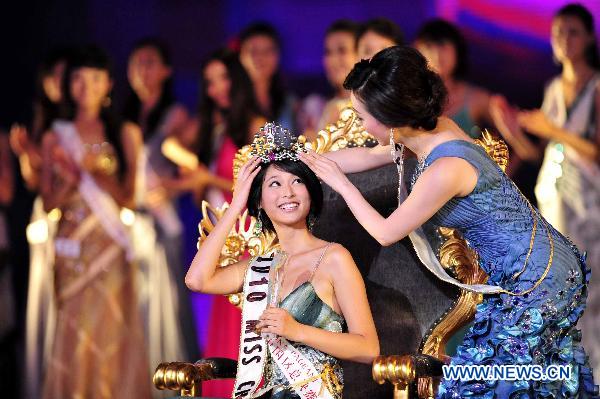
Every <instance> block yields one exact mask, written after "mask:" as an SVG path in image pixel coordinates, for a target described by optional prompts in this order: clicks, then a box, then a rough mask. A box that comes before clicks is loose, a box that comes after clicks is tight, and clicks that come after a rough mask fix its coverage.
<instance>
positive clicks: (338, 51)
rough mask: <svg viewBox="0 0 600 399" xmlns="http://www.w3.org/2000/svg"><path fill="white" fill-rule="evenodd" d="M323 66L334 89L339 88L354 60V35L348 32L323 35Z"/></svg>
mask: <svg viewBox="0 0 600 399" xmlns="http://www.w3.org/2000/svg"><path fill="white" fill-rule="evenodd" d="M324 47H325V48H324V54H323V66H324V67H325V73H326V75H327V79H328V80H329V82H330V83H331V85H332V86H333V87H334V88H335V89H336V90H341V89H342V88H343V87H342V85H343V84H344V80H345V79H346V76H348V74H349V73H350V71H351V70H352V67H353V66H354V63H355V62H356V51H355V49H354V35H353V34H352V33H350V32H344V31H339V32H332V33H330V34H328V35H327V37H325V46H324Z"/></svg>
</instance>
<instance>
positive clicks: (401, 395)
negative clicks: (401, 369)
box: [394, 384, 408, 399]
mask: <svg viewBox="0 0 600 399" xmlns="http://www.w3.org/2000/svg"><path fill="white" fill-rule="evenodd" d="M394 399H408V384H394Z"/></svg>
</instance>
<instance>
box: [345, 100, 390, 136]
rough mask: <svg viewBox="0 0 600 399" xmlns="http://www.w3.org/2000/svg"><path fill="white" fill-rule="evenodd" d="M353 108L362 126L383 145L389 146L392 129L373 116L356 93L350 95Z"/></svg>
mask: <svg viewBox="0 0 600 399" xmlns="http://www.w3.org/2000/svg"><path fill="white" fill-rule="evenodd" d="M350 100H351V101H352V107H353V108H354V110H355V111H356V115H357V116H358V117H359V118H360V120H361V123H362V126H363V127H364V128H365V129H366V131H367V132H369V134H371V135H372V136H373V137H375V139H376V140H377V142H378V143H379V144H381V145H388V144H389V141H390V128H389V127H388V126H385V125H384V124H382V123H381V122H379V121H378V120H377V119H375V117H374V116H373V115H371V114H370V113H369V111H367V106H366V105H365V103H364V102H362V101H361V100H360V99H359V98H358V97H356V96H355V95H354V93H351V94H350Z"/></svg>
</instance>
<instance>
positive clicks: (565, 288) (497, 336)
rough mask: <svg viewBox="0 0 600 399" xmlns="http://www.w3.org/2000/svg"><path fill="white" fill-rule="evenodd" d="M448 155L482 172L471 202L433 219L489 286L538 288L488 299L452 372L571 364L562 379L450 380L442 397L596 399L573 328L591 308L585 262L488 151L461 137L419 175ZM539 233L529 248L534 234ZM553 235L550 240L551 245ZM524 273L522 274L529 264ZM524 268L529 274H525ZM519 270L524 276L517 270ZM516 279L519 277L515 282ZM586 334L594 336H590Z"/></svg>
mask: <svg viewBox="0 0 600 399" xmlns="http://www.w3.org/2000/svg"><path fill="white" fill-rule="evenodd" d="M442 157H457V158H461V159H464V160H466V161H467V162H469V163H470V164H471V165H472V166H473V167H474V168H475V169H476V170H477V172H478V180H477V184H476V186H475V188H474V190H473V192H471V193H470V194H469V195H467V196H465V197H461V198H454V199H452V200H450V201H449V202H448V203H446V204H445V205H444V206H443V207H442V208H441V209H440V210H439V211H438V212H437V213H436V214H435V215H434V216H433V217H432V220H431V221H432V222H433V223H434V224H436V225H439V226H445V227H450V228H454V229H457V230H458V231H460V232H461V233H462V235H463V237H464V238H465V239H466V241H467V242H468V244H469V246H470V247H471V248H473V249H474V250H475V251H476V252H477V253H478V254H479V264H480V266H481V268H482V269H483V270H484V271H485V272H486V273H487V274H488V276H489V280H488V284H491V285H498V286H500V287H502V288H504V289H505V290H507V291H510V292H524V291H526V290H528V289H530V288H531V287H533V286H534V285H535V284H536V283H537V282H538V280H540V278H541V277H542V275H543V274H544V272H545V271H546V269H547V265H548V261H549V257H550V252H551V245H550V244H551V243H552V244H553V256H552V264H551V266H550V268H549V270H548V273H547V275H546V277H545V278H543V280H542V282H541V283H540V284H539V285H538V286H537V288H535V289H534V290H533V291H531V292H530V293H528V294H525V295H518V296H513V295H509V294H504V293H502V294H495V295H485V296H484V299H483V302H482V303H481V304H479V305H478V306H477V310H476V314H475V320H474V324H473V326H472V327H471V328H470V329H469V331H468V332H467V334H466V336H465V338H464V340H463V342H462V344H461V345H459V347H458V348H457V353H456V355H455V356H454V357H453V358H452V363H451V364H452V365H507V364H515V365H521V364H523V365H525V364H536V365H541V366H542V367H544V368H545V367H546V366H549V365H570V366H571V371H572V372H571V378H570V379H568V380H564V381H532V380H526V381H501V380H473V381H467V380H460V381H459V380H450V379H443V380H442V382H441V384H440V387H439V391H438V397H439V398H486V399H491V398H575V397H578V398H593V397H595V396H597V395H598V387H597V386H595V385H594V381H593V377H592V374H591V370H590V368H589V365H588V362H587V358H586V355H585V352H584V350H583V347H582V346H581V344H580V340H581V334H580V332H579V330H577V329H576V328H575V324H576V323H577V320H578V319H579V318H580V316H581V314H582V313H583V310H584V308H585V301H586V296H587V283H588V281H589V278H590V270H589V269H588V268H587V267H586V265H585V262H584V257H583V256H581V254H580V253H579V251H578V250H577V248H576V247H575V246H574V245H573V244H572V243H571V242H570V241H569V240H568V239H567V238H565V237H564V236H562V235H561V234H560V233H558V232H557V231H556V230H555V229H554V228H553V227H552V226H550V225H549V224H547V222H545V220H543V219H542V218H541V216H539V213H538V212H537V210H536V209H534V208H531V207H530V205H529V204H528V203H527V200H526V199H525V198H524V197H523V195H522V194H521V193H520V192H519V190H518V189H517V187H516V186H515V185H514V183H513V182H512V181H511V180H510V179H509V178H508V177H507V176H506V175H505V174H504V173H503V172H502V170H501V169H500V168H499V167H498V165H497V164H496V162H494V160H492V159H491V158H490V157H488V155H487V154H486V152H485V150H484V149H483V148H482V147H480V146H478V145H476V144H473V143H470V142H467V141H463V140H454V141H449V142H445V143H442V144H440V145H438V146H437V147H435V148H434V149H433V151H432V152H431V153H430V154H429V155H428V156H427V158H426V159H425V161H424V163H423V164H422V165H420V167H419V168H418V169H417V172H416V177H415V179H413V181H415V180H416V178H418V175H419V174H420V173H421V172H422V171H423V170H424V169H426V168H427V167H428V166H429V165H431V164H432V163H433V162H435V161H436V160H437V159H439V158H442ZM534 220H537V229H536V234H535V238H534V240H533V246H532V251H531V254H530V257H529V259H528V261H527V264H526V265H525V260H526V258H527V254H528V252H529V248H530V241H531V236H532V227H533V226H534ZM550 238H551V239H550ZM524 265H525V267H524V268H523V266H524ZM522 269H524V270H522ZM519 272H521V273H519ZM515 275H517V276H516V277H515ZM588 333H589V332H588Z"/></svg>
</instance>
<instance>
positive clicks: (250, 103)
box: [196, 49, 260, 165]
mask: <svg viewBox="0 0 600 399" xmlns="http://www.w3.org/2000/svg"><path fill="white" fill-rule="evenodd" d="M214 61H218V62H221V63H223V65H225V68H226V69H227V75H228V76H229V79H230V80H231V89H230V92H229V101H230V104H231V105H230V107H229V109H219V108H218V107H217V104H215V102H214V101H213V100H212V99H211V98H210V97H209V96H208V93H207V86H208V85H207V84H206V82H204V70H205V69H206V67H207V66H208V64H210V63H211V62H214ZM215 111H217V112H220V113H221V115H223V119H224V120H225V125H226V127H225V132H226V134H227V135H228V136H229V137H231V139H232V140H233V142H234V143H235V145H236V146H237V147H238V148H241V147H243V146H245V145H246V144H248V135H249V131H250V124H251V122H252V118H254V117H256V116H257V115H260V111H259V108H258V105H257V103H256V99H255V97H254V89H253V88H252V82H251V81H250V77H249V76H248V74H247V73H246V70H245V69H244V67H243V66H242V64H241V63H240V60H239V56H238V54H237V53H234V52H232V51H230V50H226V49H222V50H219V51H217V52H215V53H214V54H212V55H211V56H210V57H209V58H208V59H207V60H206V62H205V63H204V66H203V67H202V100H201V102H200V108H199V116H200V131H199V132H198V141H197V145H196V147H197V153H198V156H199V158H200V160H201V161H202V162H204V163H205V164H207V165H208V164H210V162H211V161H212V156H213V130H214V127H215V122H214V120H213V118H214V114H215Z"/></svg>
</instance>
